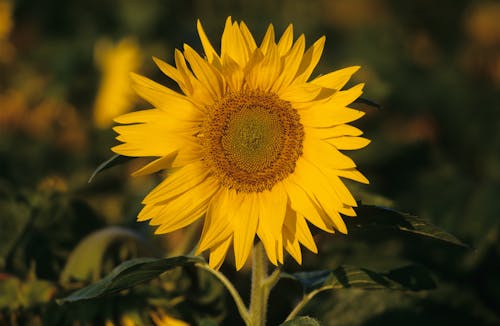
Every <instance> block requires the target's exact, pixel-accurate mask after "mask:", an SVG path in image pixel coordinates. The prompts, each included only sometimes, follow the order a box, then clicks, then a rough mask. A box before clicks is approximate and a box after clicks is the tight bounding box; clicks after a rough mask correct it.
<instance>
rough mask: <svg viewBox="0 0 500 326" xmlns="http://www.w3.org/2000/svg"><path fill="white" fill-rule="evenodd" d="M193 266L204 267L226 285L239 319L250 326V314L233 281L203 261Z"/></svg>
mask: <svg viewBox="0 0 500 326" xmlns="http://www.w3.org/2000/svg"><path fill="white" fill-rule="evenodd" d="M195 266H197V267H199V268H201V269H204V270H206V271H207V272H209V273H210V274H212V275H213V276H215V277H216V278H217V279H218V280H219V281H220V282H221V283H222V284H223V285H224V286H225V287H226V289H227V290H228V291H229V293H230V294H231V296H232V297H233V300H234V303H235V304H236V307H237V308H238V312H239V313H240V316H241V319H243V321H244V322H245V325H247V326H251V325H252V321H251V318H250V315H249V314H248V310H247V308H246V306H245V303H244V302H243V300H242V299H241V296H240V295H239V293H238V291H237V290H236V288H235V287H234V286H233V283H231V281H230V280H228V279H227V277H226V276H225V275H224V274H222V273H221V272H219V271H216V270H214V269H212V268H211V267H210V266H208V265H207V264H205V263H197V264H195Z"/></svg>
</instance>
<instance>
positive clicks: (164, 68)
mask: <svg viewBox="0 0 500 326" xmlns="http://www.w3.org/2000/svg"><path fill="white" fill-rule="evenodd" d="M153 61H154V62H155V63H156V65H157V66H158V68H159V69H160V70H161V72H163V73H164V74H165V75H167V76H168V77H170V78H171V79H172V80H174V81H175V82H176V83H177V84H179V86H181V85H183V84H184V77H183V76H182V75H181V73H180V72H179V71H178V70H177V68H175V67H174V66H171V65H170V64H168V63H166V62H165V61H163V60H161V59H160V58H157V57H153ZM181 88H182V86H181Z"/></svg>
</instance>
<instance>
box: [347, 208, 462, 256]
mask: <svg viewBox="0 0 500 326" xmlns="http://www.w3.org/2000/svg"><path fill="white" fill-rule="evenodd" d="M356 213H357V216H356V217H354V218H348V219H345V222H346V225H347V229H348V230H349V235H348V236H349V237H351V236H354V237H355V236H361V237H364V236H366V235H369V236H371V235H376V236H384V237H385V236H387V235H388V236H391V235H398V234H399V235H400V234H402V233H403V234H411V235H415V236H419V237H425V238H431V239H434V240H438V241H442V242H446V243H448V244H451V245H455V246H460V247H465V248H466V247H468V246H467V245H466V244H464V243H463V242H462V241H460V240H459V239H457V238H456V237H455V236H453V235H452V234H450V233H448V232H446V231H444V230H443V229H441V228H439V227H437V226H435V225H433V224H431V223H430V222H429V221H427V220H425V219H422V218H419V217H416V216H412V215H410V214H406V213H401V212H398V211H396V210H394V209H390V208H385V207H379V206H371V205H359V207H358V208H356Z"/></svg>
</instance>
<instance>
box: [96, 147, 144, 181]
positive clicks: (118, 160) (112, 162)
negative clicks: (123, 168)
mask: <svg viewBox="0 0 500 326" xmlns="http://www.w3.org/2000/svg"><path fill="white" fill-rule="evenodd" d="M132 159H134V158H133V157H128V156H123V155H118V154H116V155H113V157H111V158H110V159H109V160H107V161H105V162H103V163H101V164H100V165H99V166H98V167H97V168H96V169H95V171H94V173H92V175H91V176H90V178H89V181H88V183H91V182H92V180H94V178H95V176H96V175H97V174H99V173H101V172H102V171H104V170H107V169H109V168H112V167H113V166H117V165H120V164H123V163H127V162H128V161H130V160H132Z"/></svg>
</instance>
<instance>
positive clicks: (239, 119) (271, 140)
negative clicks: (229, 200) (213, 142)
mask: <svg viewBox="0 0 500 326" xmlns="http://www.w3.org/2000/svg"><path fill="white" fill-rule="evenodd" d="M283 140H284V139H283V126H282V125H281V123H280V120H279V116H278V115H277V114H276V113H275V112H272V111H268V110H266V109H265V108H262V107H259V106H257V107H243V108H241V110H240V111H237V112H235V113H233V115H232V116H231V118H230V119H229V123H228V125H227V132H226V133H225V134H224V135H223V136H222V148H223V149H224V151H225V152H226V156H227V158H228V159H229V160H230V161H232V162H233V163H234V164H235V165H236V166H237V167H238V168H240V169H242V170H244V171H247V172H258V171H259V170H261V169H263V168H265V167H269V166H270V165H271V164H272V163H273V162H274V161H275V160H276V159H277V157H278V155H279V153H280V151H281V149H282V147H283Z"/></svg>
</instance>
